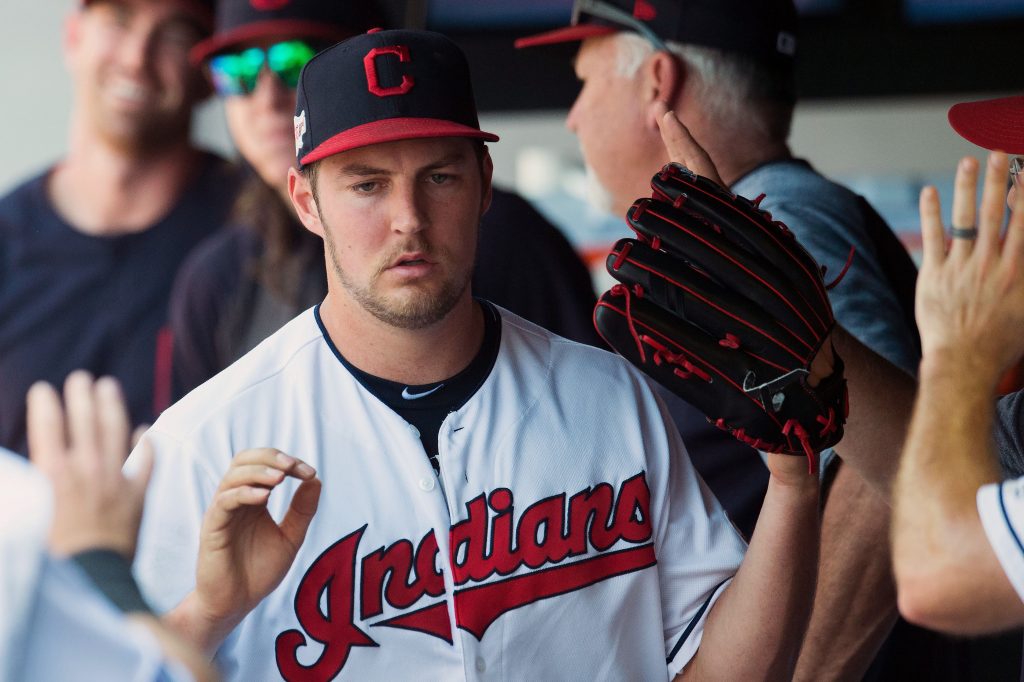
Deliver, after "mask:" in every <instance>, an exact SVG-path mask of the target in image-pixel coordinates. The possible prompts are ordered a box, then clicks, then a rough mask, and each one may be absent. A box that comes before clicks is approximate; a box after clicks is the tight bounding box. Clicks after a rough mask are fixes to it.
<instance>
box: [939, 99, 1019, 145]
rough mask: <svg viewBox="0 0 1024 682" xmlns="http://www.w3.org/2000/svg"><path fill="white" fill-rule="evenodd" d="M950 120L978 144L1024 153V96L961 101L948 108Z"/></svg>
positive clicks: (950, 122) (961, 132)
mask: <svg viewBox="0 0 1024 682" xmlns="http://www.w3.org/2000/svg"><path fill="white" fill-rule="evenodd" d="M949 124H950V125H951V126H953V130H955V131H956V132H957V133H959V134H960V136H961V137H963V138H964V139H965V140H967V141H969V142H973V143H974V144H976V145H978V146H979V147H984V148H985V149H990V150H994V151H1001V152H1006V153H1007V154H1017V155H1024V96H1022V95H1018V96H1016V97H1001V98H999V99H986V100H982V101H980V102H961V103H960V104H954V105H953V106H952V107H951V108H950V110H949Z"/></svg>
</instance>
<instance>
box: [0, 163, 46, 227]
mask: <svg viewBox="0 0 1024 682" xmlns="http://www.w3.org/2000/svg"><path fill="white" fill-rule="evenodd" d="M49 173H50V171H49V169H47V170H45V171H43V172H41V173H37V174H35V175H33V176H31V177H28V178H26V179H24V180H22V181H21V182H20V183H18V184H16V185H15V186H14V187H12V188H11V189H9V190H8V191H7V192H6V193H4V194H2V195H0V226H2V227H0V229H2V230H4V231H7V230H13V229H16V228H17V226H19V225H26V224H28V223H29V222H34V220H35V219H36V218H37V216H36V214H37V213H38V206H39V204H40V202H41V201H42V202H45V192H46V178H47V176H48V175H49Z"/></svg>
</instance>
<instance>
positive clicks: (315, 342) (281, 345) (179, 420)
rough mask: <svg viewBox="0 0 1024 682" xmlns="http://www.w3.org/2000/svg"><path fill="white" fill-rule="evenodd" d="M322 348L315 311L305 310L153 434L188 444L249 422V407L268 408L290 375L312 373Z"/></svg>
mask: <svg viewBox="0 0 1024 682" xmlns="http://www.w3.org/2000/svg"><path fill="white" fill-rule="evenodd" d="M323 346H324V340H323V335H322V333H321V331H320V328H319V326H318V325H317V322H316V318H315V316H314V311H313V309H312V308H311V309H309V310H305V311H303V312H302V313H300V314H299V315H298V316H296V317H294V318H293V319H292V320H291V321H289V322H288V323H287V324H285V325H284V326H283V327H281V328H280V329H279V330H277V331H276V332H275V333H273V334H271V335H270V336H269V337H267V338H266V339H264V340H263V341H262V342H261V343H260V344H259V345H257V346H256V347H255V348H253V349H252V350H251V351H249V352H248V353H246V354H245V355H243V356H242V357H241V358H239V359H238V360H237V361H236V362H234V363H232V364H231V365H229V366H228V367H227V368H226V369H224V370H223V371H222V372H220V373H218V374H216V375H215V376H213V377H212V378H211V379H209V380H208V381H206V382H205V383H203V384H201V385H200V386H198V387H197V388H195V389H194V390H193V391H191V392H190V393H188V394H187V395H185V396H184V397H183V398H182V399H181V400H179V401H178V402H176V403H175V404H174V405H172V406H171V407H169V408H167V410H165V411H164V412H163V414H161V415H160V418H159V419H158V420H157V421H156V423H155V424H154V425H153V428H154V429H156V430H158V431H160V432H162V433H165V434H169V435H173V436H175V437H177V438H179V439H186V438H188V436H189V435H190V434H191V433H192V432H194V431H196V430H199V429H202V428H203V427H205V426H206V425H208V424H211V423H218V424H225V423H226V424H230V423H231V422H232V420H233V419H234V418H235V417H245V416H246V413H247V405H248V406H251V405H253V404H265V403H267V402H268V401H267V397H268V396H272V395H274V394H275V392H277V391H278V390H279V389H280V387H281V386H282V385H284V384H285V383H287V382H288V381H290V380H291V375H293V374H295V373H297V372H303V371H306V370H307V369H308V366H309V364H310V363H312V362H314V361H315V359H314V358H315V357H317V354H318V353H319V352H320V351H321V350H322V348H323ZM275 402H276V401H274V400H270V401H269V403H270V404H275Z"/></svg>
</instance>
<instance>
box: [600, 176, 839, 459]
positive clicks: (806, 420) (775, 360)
mask: <svg viewBox="0 0 1024 682" xmlns="http://www.w3.org/2000/svg"><path fill="white" fill-rule="evenodd" d="M651 186H652V188H653V190H654V192H653V198H650V199H640V200H638V201H637V202H635V203H634V204H633V206H632V207H631V208H630V210H629V212H628V213H627V219H628V220H629V224H630V226H631V227H632V228H633V231H634V232H636V235H637V239H621V240H619V242H618V243H616V244H615V247H614V249H613V250H612V252H611V253H610V254H609V256H608V262H607V264H608V272H610V273H611V274H612V276H613V277H615V278H616V279H617V280H618V281H619V282H621V284H616V285H615V286H613V287H612V288H611V290H610V291H608V292H606V293H604V294H603V295H602V296H601V298H600V300H599V301H598V303H597V308H596V309H595V311H594V321H595V324H596V326H597V329H598V332H599V333H600V334H601V336H603V337H604V339H605V341H607V342H608V343H609V344H610V345H611V346H612V347H613V348H614V349H615V350H616V351H618V352H619V353H620V354H622V355H623V356H625V357H626V358H627V359H629V360H630V361H631V362H632V363H633V364H635V365H637V366H638V367H639V368H640V369H642V370H643V371H644V372H646V373H647V374H649V375H650V376H651V377H652V378H654V379H655V380H656V381H658V382H659V383H661V384H662V385H664V386H666V387H667V388H669V389H670V390H672V391H673V392H674V393H676V394H677V395H679V396H680V397H682V398H683V399H684V400H686V401H687V402H689V403H691V404H692V405H694V406H695V407H697V408H698V409H700V410H701V411H702V412H704V414H705V415H707V417H708V420H709V421H711V422H712V423H714V424H715V425H717V426H719V427H720V428H722V429H726V430H727V431H730V432H731V433H732V434H733V435H734V436H736V437H737V438H739V439H740V440H742V441H743V442H745V443H748V444H749V445H752V446H753V447H756V448H758V449H760V450H764V451H767V452H783V453H788V454H794V455H806V456H807V457H808V460H809V463H810V466H811V468H812V469H813V468H814V467H815V466H816V460H817V454H818V453H819V452H820V451H821V450H823V449H825V448H827V447H830V446H832V445H834V444H835V443H837V442H838V441H839V439H840V438H842V435H843V424H844V423H845V421H846V414H847V396H846V381H845V380H844V379H843V363H842V360H840V358H839V356H838V355H835V356H834V359H835V363H834V369H833V372H832V374H831V375H830V376H828V377H827V378H825V379H823V380H821V381H820V382H819V383H818V384H817V385H816V386H811V385H810V384H809V383H808V381H807V379H808V377H809V375H810V368H811V362H812V360H813V359H814V358H815V356H816V355H817V354H818V352H819V351H821V350H822V347H823V345H824V344H825V343H826V342H827V341H828V339H829V334H830V332H831V331H832V328H833V327H834V326H835V318H834V317H833V315H832V306H831V305H830V304H829V300H828V293H827V291H826V289H827V288H828V287H826V285H825V283H824V281H823V274H824V272H823V269H822V268H821V267H820V266H819V265H818V264H817V262H815V260H814V258H812V257H811V255H810V254H809V253H807V251H806V250H804V248H803V247H802V246H800V244H798V243H797V241H796V238H795V237H794V236H793V234H792V233H791V232H790V231H789V229H787V228H786V226H785V225H783V224H782V223H780V222H777V221H773V220H772V217H771V215H770V214H768V213H766V212H764V211H762V210H760V209H759V208H758V206H757V202H753V201H750V200H749V199H745V198H743V197H740V196H736V195H733V194H732V193H730V192H729V191H727V190H725V189H723V188H722V187H720V186H719V185H717V184H716V183H714V182H713V181H711V180H709V179H707V178H704V177H702V176H699V175H695V174H694V173H692V172H690V171H689V170H687V169H686V168H684V167H683V166H680V165H678V164H669V165H667V166H665V167H664V168H663V169H662V171H661V172H660V173H658V174H657V175H655V176H654V178H653V180H652V181H651ZM833 286H834V283H833ZM829 343H830V342H829ZM828 350H832V349H831V348H830V349H828ZM833 353H834V350H833Z"/></svg>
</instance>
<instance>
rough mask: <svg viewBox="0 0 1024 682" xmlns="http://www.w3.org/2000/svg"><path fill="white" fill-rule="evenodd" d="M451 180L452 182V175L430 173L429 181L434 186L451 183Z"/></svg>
mask: <svg viewBox="0 0 1024 682" xmlns="http://www.w3.org/2000/svg"><path fill="white" fill-rule="evenodd" d="M451 180H452V175H451V174H449V173H431V174H430V181H431V182H432V183H434V184H435V185H443V184H445V183H448V182H451Z"/></svg>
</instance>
